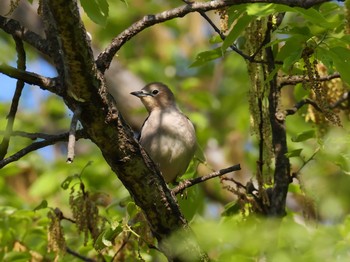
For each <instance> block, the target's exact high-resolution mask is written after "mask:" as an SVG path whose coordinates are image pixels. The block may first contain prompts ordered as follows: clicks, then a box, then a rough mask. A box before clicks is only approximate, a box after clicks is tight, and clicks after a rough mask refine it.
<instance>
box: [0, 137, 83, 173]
mask: <svg viewBox="0 0 350 262" xmlns="http://www.w3.org/2000/svg"><path fill="white" fill-rule="evenodd" d="M68 136H69V133H68V132H66V133H62V134H59V135H53V136H51V137H50V138H47V139H45V140H43V141H38V142H34V143H32V144H30V145H29V146H27V147H25V148H23V149H21V150H20V151H18V152H16V153H15V154H13V155H11V156H9V157H7V158H5V159H3V160H1V161H0V169H1V168H3V167H4V166H6V165H8V164H9V163H12V162H14V161H17V160H19V159H20V158H22V157H24V156H25V155H27V154H28V153H30V152H33V151H35V150H38V149H40V148H43V147H46V146H50V145H53V144H55V143H57V142H61V141H67V139H68ZM76 138H77V139H80V138H87V134H86V133H85V131H84V130H78V131H77V134H76Z"/></svg>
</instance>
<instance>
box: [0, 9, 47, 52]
mask: <svg viewBox="0 0 350 262" xmlns="http://www.w3.org/2000/svg"><path fill="white" fill-rule="evenodd" d="M0 28H1V29H2V30H4V31H5V32H6V33H8V34H11V35H14V36H16V37H18V38H19V39H22V40H23V41H24V42H27V43H28V44H30V45H31V46H33V47H34V48H36V49H37V50H39V51H40V52H42V53H43V54H45V55H47V56H50V51H49V46H48V43H47V41H46V39H43V38H42V37H41V36H40V35H38V34H36V33H34V32H32V31H30V30H28V29H27V28H25V27H23V26H22V25H21V24H20V23H19V22H18V21H16V20H14V19H11V18H7V17H4V16H1V15H0Z"/></svg>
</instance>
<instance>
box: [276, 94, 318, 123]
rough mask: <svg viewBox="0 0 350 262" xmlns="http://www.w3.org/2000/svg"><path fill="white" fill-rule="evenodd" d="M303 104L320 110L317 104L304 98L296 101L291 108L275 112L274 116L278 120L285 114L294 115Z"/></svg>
mask: <svg viewBox="0 0 350 262" xmlns="http://www.w3.org/2000/svg"><path fill="white" fill-rule="evenodd" d="M304 105H312V106H313V107H314V108H315V109H316V110H317V111H320V112H322V110H321V108H320V107H319V106H318V104H317V103H316V102H315V101H313V100H312V99H310V98H305V99H302V100H300V101H299V102H298V103H296V104H295V105H294V106H293V107H292V108H289V109H286V110H284V111H283V112H277V113H276V117H277V119H278V120H281V121H282V120H284V119H285V117H286V116H289V115H294V114H295V113H296V112H298V110H299V109H300V108H302V107H303V106H304Z"/></svg>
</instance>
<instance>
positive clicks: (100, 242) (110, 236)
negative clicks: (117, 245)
mask: <svg viewBox="0 0 350 262" xmlns="http://www.w3.org/2000/svg"><path fill="white" fill-rule="evenodd" d="M121 232H123V227H122V225H121V224H120V223H119V222H115V223H113V225H111V226H110V227H108V228H107V229H106V230H104V231H103V232H102V233H101V234H100V235H99V236H98V237H97V239H96V241H95V244H94V248H95V249H96V250H102V249H104V248H105V247H110V246H113V244H114V239H115V238H116V237H117V236H118V235H119V234H120V233H121Z"/></svg>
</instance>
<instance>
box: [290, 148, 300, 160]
mask: <svg viewBox="0 0 350 262" xmlns="http://www.w3.org/2000/svg"><path fill="white" fill-rule="evenodd" d="M301 151H303V149H302V148H298V149H295V150H291V151H289V152H288V153H286V157H288V158H291V157H299V156H300V153H301Z"/></svg>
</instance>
